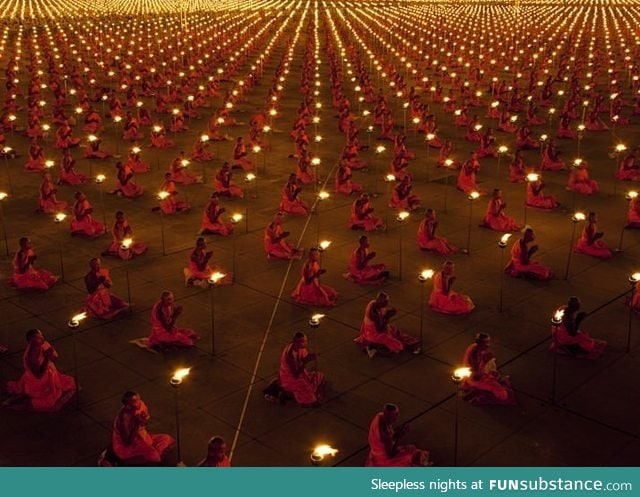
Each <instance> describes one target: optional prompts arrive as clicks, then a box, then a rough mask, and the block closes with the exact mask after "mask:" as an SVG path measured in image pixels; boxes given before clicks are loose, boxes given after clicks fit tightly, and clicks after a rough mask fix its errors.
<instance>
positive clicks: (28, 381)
mask: <svg viewBox="0 0 640 497" xmlns="http://www.w3.org/2000/svg"><path fill="white" fill-rule="evenodd" d="M26 338H27V348H26V349H25V351H24V355H23V356H22V365H23V367H24V373H23V374H22V376H21V377H20V379H19V380H18V381H10V382H8V383H7V391H8V392H9V393H10V394H12V395H17V396H19V397H20V398H22V399H25V400H27V401H28V402H29V405H30V407H31V408H32V409H33V410H34V411H45V412H50V411H57V410H59V409H60V408H62V406H63V405H64V404H65V403H66V402H67V401H68V400H69V399H70V398H71V397H72V396H73V394H74V393H75V392H76V382H75V379H73V378H72V377H71V376H67V375H65V374H62V373H60V372H59V371H58V370H57V368H56V366H55V362H56V361H57V359H58V353H57V352H56V349H54V348H53V346H52V345H51V344H50V343H49V342H47V341H46V340H45V338H44V336H43V335H42V332H41V331H40V330H36V329H32V330H29V331H27V335H26Z"/></svg>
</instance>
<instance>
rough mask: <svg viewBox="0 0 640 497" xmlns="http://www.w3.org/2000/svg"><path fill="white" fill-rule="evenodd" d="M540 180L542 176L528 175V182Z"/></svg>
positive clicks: (536, 174)
mask: <svg viewBox="0 0 640 497" xmlns="http://www.w3.org/2000/svg"><path fill="white" fill-rule="evenodd" d="M539 179H540V175H539V174H538V173H529V174H527V181H538V180H539Z"/></svg>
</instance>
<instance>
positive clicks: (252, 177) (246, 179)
mask: <svg viewBox="0 0 640 497" xmlns="http://www.w3.org/2000/svg"><path fill="white" fill-rule="evenodd" d="M254 179H256V175H255V174H253V173H247V175H246V176H245V177H244V180H245V181H253V180H254Z"/></svg>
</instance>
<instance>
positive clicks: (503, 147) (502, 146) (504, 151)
mask: <svg viewBox="0 0 640 497" xmlns="http://www.w3.org/2000/svg"><path fill="white" fill-rule="evenodd" d="M508 151H509V147H507V146H506V145H500V146H499V147H498V152H500V153H501V154H504V153H507V152H508Z"/></svg>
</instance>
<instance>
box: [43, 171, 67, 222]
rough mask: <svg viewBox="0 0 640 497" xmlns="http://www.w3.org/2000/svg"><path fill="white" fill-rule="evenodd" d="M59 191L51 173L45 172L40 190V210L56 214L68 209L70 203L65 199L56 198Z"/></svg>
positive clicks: (44, 212)
mask: <svg viewBox="0 0 640 497" xmlns="http://www.w3.org/2000/svg"><path fill="white" fill-rule="evenodd" d="M57 192H58V189H57V188H56V187H55V183H54V182H53V179H52V178H51V174H50V173H45V174H44V177H43V179H42V184H41V185H40V190H39V196H40V201H39V207H38V211H39V212H42V213H43V214H56V213H58V212H62V211H64V210H66V208H67V207H68V206H69V205H68V204H67V203H66V202H65V201H63V200H58V199H57V198H56V193H57Z"/></svg>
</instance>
